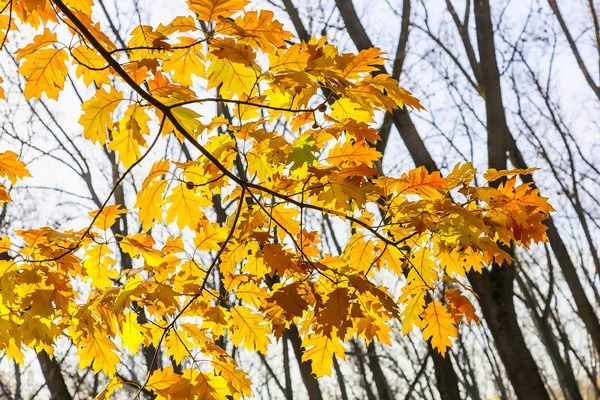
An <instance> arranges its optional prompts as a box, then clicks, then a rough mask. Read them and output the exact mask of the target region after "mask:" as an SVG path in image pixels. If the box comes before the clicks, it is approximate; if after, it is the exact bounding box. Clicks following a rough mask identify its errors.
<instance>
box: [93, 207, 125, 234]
mask: <svg viewBox="0 0 600 400" xmlns="http://www.w3.org/2000/svg"><path fill="white" fill-rule="evenodd" d="M121 207H122V206H121V205H120V204H113V205H110V206H106V207H104V208H103V209H102V211H101V212H100V214H99V215H98V217H97V218H96V220H95V221H94V226H95V227H96V228H98V229H100V230H101V231H107V230H109V229H110V227H111V226H113V224H114V223H115V222H116V221H117V219H119V218H120V217H121V215H123V214H126V213H127V210H126V209H124V208H121ZM98 211H99V210H96V211H90V212H89V213H88V214H89V215H90V217H92V218H94V217H95V216H96V215H97V214H98Z"/></svg>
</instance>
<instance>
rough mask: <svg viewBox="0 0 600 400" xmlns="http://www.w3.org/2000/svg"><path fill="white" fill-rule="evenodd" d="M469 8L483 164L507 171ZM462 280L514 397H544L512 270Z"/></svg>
mask: <svg viewBox="0 0 600 400" xmlns="http://www.w3.org/2000/svg"><path fill="white" fill-rule="evenodd" d="M474 9H475V29H476V32H477V47H478V51H479V60H480V70H481V78H482V81H481V82H480V86H481V87H482V89H483V91H484V94H485V107H486V126H487V133H488V141H487V148H488V164H489V167H490V168H495V169H497V170H502V169H506V168H507V161H508V160H507V159H508V157H507V148H508V145H507V138H508V136H509V130H508V126H507V124H506V115H505V112H504V105H503V103H502V92H501V88H500V74H499V72H498V64H497V60H496V48H495V45H494V32H493V25H492V19H491V10H490V5H489V2H488V0H476V1H475V2H474ZM502 181H503V180H502V179H500V180H498V181H495V182H492V183H491V184H490V185H492V186H498V185H500V184H501V183H502ZM505 250H506V251H507V252H508V253H509V254H511V256H513V255H514V254H513V252H512V251H511V250H510V249H509V248H505ZM468 276H469V281H470V282H471V285H472V286H473V289H474V290H475V292H476V293H477V294H478V296H479V304H480V305H481V310H482V312H483V315H484V317H485V320H486V322H487V324H488V327H489V328H490V332H491V334H492V336H493V338H494V341H495V343H496V348H497V350H498V354H499V355H500V358H501V359H502V362H503V364H504V367H505V369H506V372H507V374H508V376H509V379H510V381H511V384H512V386H513V389H514V391H515V393H516V395H517V397H518V398H519V399H539V400H543V399H549V397H548V393H547V391H546V388H545V386H544V382H543V381H542V377H541V376H540V374H539V370H538V367H537V365H536V363H535V360H534V359H533V356H532V355H531V352H530V351H529V349H528V348H527V345H526V343H525V339H524V338H523V334H522V332H521V329H520V327H519V323H518V320H517V315H516V312H515V308H514V292H513V282H514V276H515V270H514V268H513V267H511V266H509V265H499V264H496V263H494V264H493V265H492V267H491V270H483V271H482V273H481V274H478V273H475V272H473V271H471V273H469V275H468Z"/></svg>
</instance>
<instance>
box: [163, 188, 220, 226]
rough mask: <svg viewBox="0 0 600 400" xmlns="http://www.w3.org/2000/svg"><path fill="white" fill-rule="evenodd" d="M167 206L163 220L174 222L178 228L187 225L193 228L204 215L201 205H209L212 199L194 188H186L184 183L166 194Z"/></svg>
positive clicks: (168, 222)
mask: <svg viewBox="0 0 600 400" xmlns="http://www.w3.org/2000/svg"><path fill="white" fill-rule="evenodd" d="M167 203H170V205H169V206H168V208H167V215H166V217H165V222H166V223H167V224H170V223H172V222H176V223H177V226H178V227H179V228H180V229H183V228H185V227H186V226H189V227H191V228H194V227H196V226H197V224H198V222H200V219H201V218H202V217H204V212H203V211H202V210H201V207H209V206H211V205H212V201H211V199H210V198H209V197H207V196H205V195H203V194H202V193H200V192H199V191H196V190H194V189H188V188H187V187H186V185H185V184H184V183H181V184H178V185H176V186H175V187H174V188H173V190H172V191H171V193H170V194H169V195H168V196H167Z"/></svg>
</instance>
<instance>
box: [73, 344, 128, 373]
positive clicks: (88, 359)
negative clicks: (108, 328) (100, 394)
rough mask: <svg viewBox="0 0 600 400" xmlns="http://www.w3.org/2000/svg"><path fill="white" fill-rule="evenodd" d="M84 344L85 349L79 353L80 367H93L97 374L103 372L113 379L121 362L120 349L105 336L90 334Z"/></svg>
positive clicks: (81, 349) (80, 349)
mask: <svg viewBox="0 0 600 400" xmlns="http://www.w3.org/2000/svg"><path fill="white" fill-rule="evenodd" d="M82 342H83V347H80V348H79V351H78V352H77V355H78V356H79V367H80V368H85V367H89V366H92V367H93V369H94V372H95V373H98V372H100V371H102V372H104V374H105V375H106V376H108V377H113V376H114V375H115V373H116V372H117V364H119V362H120V357H119V354H118V352H119V349H118V348H117V346H116V345H115V344H114V343H113V341H112V340H111V339H110V338H109V337H106V336H105V335H103V334H93V333H90V334H88V335H87V337H86V338H85V339H83V340H82Z"/></svg>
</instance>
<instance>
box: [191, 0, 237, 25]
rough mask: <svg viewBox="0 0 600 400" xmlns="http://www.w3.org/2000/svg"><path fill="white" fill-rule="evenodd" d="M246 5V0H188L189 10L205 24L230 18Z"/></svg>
mask: <svg viewBox="0 0 600 400" xmlns="http://www.w3.org/2000/svg"><path fill="white" fill-rule="evenodd" d="M246 4H248V0H188V6H189V7H190V10H191V11H192V12H195V13H196V14H198V18H199V19H201V20H203V21H206V22H212V21H218V20H219V18H227V17H230V16H232V15H233V14H235V13H236V12H238V11H241V10H243V9H244V7H245V6H246Z"/></svg>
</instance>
